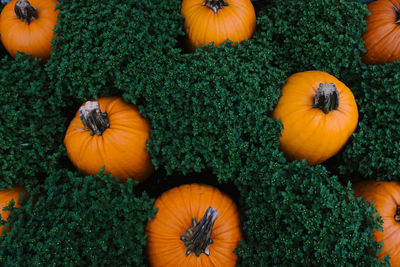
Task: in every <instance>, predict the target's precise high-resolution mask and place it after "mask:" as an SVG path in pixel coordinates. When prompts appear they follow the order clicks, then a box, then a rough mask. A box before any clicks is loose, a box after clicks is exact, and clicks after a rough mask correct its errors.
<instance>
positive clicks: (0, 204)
mask: <svg viewBox="0 0 400 267" xmlns="http://www.w3.org/2000/svg"><path fill="white" fill-rule="evenodd" d="M21 194H24V195H25V196H27V195H28V192H27V191H26V190H25V188H24V187H22V186H14V187H13V188H10V189H4V190H2V191H0V214H1V219H2V220H4V221H6V220H7V218H8V216H9V215H10V212H9V211H8V210H3V209H4V208H5V207H7V206H8V205H9V204H10V201H11V200H14V203H15V204H14V208H19V207H20V205H19V204H18V202H19V199H20V197H21ZM3 230H6V231H7V232H9V231H10V228H9V227H8V226H0V235H1V234H2V233H3Z"/></svg>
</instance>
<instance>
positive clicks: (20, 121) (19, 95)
mask: <svg viewBox="0 0 400 267" xmlns="http://www.w3.org/2000/svg"><path fill="white" fill-rule="evenodd" d="M0 95H1V97H0V113H1V127H0V154H1V157H0V166H1V167H0V176H1V177H2V179H1V180H0V187H1V188H4V187H9V186H10V185H11V184H13V183H17V184H25V185H34V184H36V183H37V182H38V181H39V180H40V179H41V176H42V175H43V173H46V172H50V171H53V170H55V169H57V164H58V163H59V159H60V157H61V155H62V151H63V150H62V140H63V131H64V127H65V119H63V117H62V115H61V114H62V110H61V109H60V107H59V103H60V101H59V100H58V99H56V98H55V97H53V94H52V91H51V89H50V88H49V81H48V79H47V76H46V73H45V72H44V71H43V68H42V66H41V65H40V64H39V62H38V61H32V59H31V57H28V56H17V59H16V60H15V61H14V60H12V61H7V57H5V58H3V60H1V62H0Z"/></svg>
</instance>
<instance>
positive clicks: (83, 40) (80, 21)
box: [46, 0, 183, 101]
mask: <svg viewBox="0 0 400 267" xmlns="http://www.w3.org/2000/svg"><path fill="white" fill-rule="evenodd" d="M59 7H60V14H59V17H58V25H57V26H56V29H55V30H56V32H57V34H58V35H59V36H60V38H59V39H58V40H53V42H54V45H55V46H56V47H57V49H55V51H54V52H53V53H52V56H51V59H50V61H49V62H48V64H47V66H46V69H47V71H48V73H49V77H50V79H51V87H52V88H53V89H54V90H55V91H56V92H57V93H59V94H61V95H63V96H68V97H73V98H75V99H78V100H80V101H84V100H87V99H88V98H92V97H94V98H96V97H98V96H102V95H103V96H104V95H111V94H120V92H121V90H122V89H123V87H124V86H125V84H121V83H119V80H120V79H122V80H123V79H124V77H123V76H124V75H125V74H130V73H131V72H135V71H136V69H135V68H133V69H130V68H129V67H128V64H129V63H131V62H134V63H135V65H140V64H141V62H142V61H145V60H146V55H147V54H148V53H149V52H150V53H151V51H152V50H153V51H157V53H158V54H161V53H163V52H164V51H168V50H170V49H172V48H173V47H174V45H175V44H176V42H177V41H176V39H175V37H176V36H177V35H178V34H181V35H182V34H183V33H182V29H181V28H180V23H181V22H182V19H181V17H180V15H179V10H180V9H179V2H178V1H151V0H145V1H125V2H121V1H117V0H111V1H96V0H89V1H64V2H62V4H60V5H59ZM154 59H155V58H154V56H153V60H154Z"/></svg>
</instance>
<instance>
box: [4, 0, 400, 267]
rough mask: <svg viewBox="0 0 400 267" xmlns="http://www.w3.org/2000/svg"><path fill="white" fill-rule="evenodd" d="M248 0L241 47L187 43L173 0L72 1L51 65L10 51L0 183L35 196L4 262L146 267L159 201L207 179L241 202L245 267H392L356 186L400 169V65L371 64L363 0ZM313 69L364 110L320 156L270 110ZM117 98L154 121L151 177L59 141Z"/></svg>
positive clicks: (10, 237)
mask: <svg viewBox="0 0 400 267" xmlns="http://www.w3.org/2000/svg"><path fill="white" fill-rule="evenodd" d="M128 2H129V3H128ZM253 3H254V6H255V7H256V13H257V27H256V31H255V34H254V36H253V37H252V38H251V39H250V40H247V41H244V42H243V43H241V44H238V45H237V46H235V47H233V46H232V44H231V42H230V41H228V42H227V43H226V44H224V45H221V46H220V47H218V48H214V47H213V46H212V45H208V46H205V47H203V48H200V49H198V50H196V52H195V53H188V52H187V50H186V49H185V47H184V45H185V36H184V31H183V18H182V16H181V15H180V2H179V1H175V0H155V1H146V0H145V1H138V0H132V1H126V3H125V2H121V1H116V0H109V1H107V2H104V1H94V0H88V1H73V0H69V1H67V0H65V1H62V2H61V4H59V5H58V8H59V9H60V13H59V19H58V25H57V26H56V28H55V33H56V34H57V36H58V38H54V40H53V44H54V50H53V51H52V55H51V59H50V60H49V61H48V62H46V63H40V62H38V61H36V60H33V59H32V57H31V56H29V55H18V57H17V59H15V60H14V59H12V58H11V57H9V56H8V55H7V53H6V51H5V50H4V48H3V47H2V46H0V53H1V57H2V58H3V59H2V61H1V64H0V94H1V97H0V110H1V114H2V115H1V119H0V122H1V124H0V154H1V157H0V165H1V167H0V170H1V173H0V176H1V179H0V187H2V188H5V187H10V186H11V185H12V184H21V185H25V186H27V188H28V191H29V193H30V198H29V199H28V200H26V201H25V202H24V203H22V207H21V208H20V209H13V208H12V207H11V206H12V205H11V206H10V207H9V209H11V210H12V212H11V215H10V220H9V222H8V224H9V225H10V226H11V232H9V233H7V234H4V235H2V236H1V237H0V239H1V240H0V241H1V242H0V262H2V263H4V264H5V265H7V266H42V265H46V266H59V265H62V266H65V265H67V266H70V265H71V266H97V265H107V266H110V265H115V266H146V265H147V261H146V253H145V248H146V247H145V245H146V235H145V225H146V223H147V221H148V220H150V219H151V218H152V217H153V216H154V215H155V213H156V211H155V210H153V209H152V205H153V203H154V199H155V198H156V197H157V196H159V195H160V194H161V193H162V192H164V191H166V190H168V189H169V188H171V187H172V186H176V185H180V184H184V183H192V182H202V183H208V184H212V185H214V186H217V187H220V188H222V189H223V190H224V191H225V192H226V193H228V194H230V195H231V196H232V197H233V198H234V201H235V202H236V203H237V204H238V206H239V210H240V216H241V221H242V226H243V236H244V239H243V241H242V242H241V244H240V247H239V248H238V249H237V250H236V251H235V253H237V254H238V255H239V258H240V262H239V263H238V264H239V265H240V266H282V265H285V266H287V265H299V266H314V265H316V266H343V265H351V266H353V265H354V266H380V265H382V263H381V262H380V261H379V260H377V259H376V258H375V257H374V255H375V254H376V252H377V251H378V250H379V247H380V246H381V244H378V243H377V242H375V241H374V240H372V239H371V238H370V233H371V231H372V230H373V229H375V230H378V229H382V226H381V224H382V221H381V219H380V217H379V216H378V217H375V216H374V213H375V211H376V210H375V208H374V206H369V205H367V203H365V202H360V201H356V200H355V199H354V198H353V197H352V191H351V188H350V185H351V182H354V181H359V180H368V179H383V180H397V179H398V177H399V169H400V165H399V164H400V163H399V162H400V161H399V157H400V152H399V151H400V143H399V139H398V138H397V137H398V136H399V135H400V126H399V125H400V121H399V120H400V119H399V116H398V110H399V109H398V106H399V104H400V88H398V87H399V84H400V83H399V81H400V77H399V74H398V73H399V71H398V70H399V64H398V63H393V64H388V65H384V66H366V65H365V64H363V63H362V62H361V59H360V53H361V52H362V51H363V49H364V48H363V47H364V46H363V41H362V39H361V34H362V31H363V30H364V29H365V20H364V16H365V15H366V14H367V9H366V6H365V5H364V4H361V3H360V1H359V0H351V1H350V0H346V1H328V0H320V1H299V0H286V1H278V0H269V1H267V0H257V1H254V2H253ZM306 70H321V71H326V72H328V73H330V74H332V75H334V76H336V77H337V78H338V79H339V80H341V81H342V82H344V83H345V84H346V85H347V86H348V87H349V88H350V89H351V90H352V91H353V93H354V95H355V97H356V101H357V105H358V108H359V116H360V119H359V125H358V127H357V129H356V131H355V133H354V134H353V136H352V137H351V138H350V139H349V142H348V143H347V144H346V146H345V147H344V148H343V149H342V150H341V151H340V152H339V153H338V155H336V156H334V157H333V158H332V159H330V160H328V161H326V162H324V163H322V164H320V165H317V166H313V167H310V166H308V165H307V164H306V163H305V162H288V161H287V160H286V159H285V158H284V157H283V155H282V153H281V152H280V151H279V134H280V131H281V129H282V124H281V123H280V122H279V120H276V121H274V120H273V119H271V117H270V114H271V112H272V111H273V109H274V107H275V105H276V104H277V102H278V99H279V97H280V94H281V92H280V88H281V86H282V85H283V84H284V82H285V79H286V78H287V77H289V76H290V75H291V74H293V73H296V72H301V71H306ZM112 95H121V96H123V98H124V99H125V100H126V101H128V102H132V103H135V104H137V105H138V107H139V110H140V112H141V114H142V115H143V116H144V117H146V118H148V119H149V121H150V122H151V126H152V127H151V138H150V140H148V151H149V153H150V155H151V157H152V160H153V164H154V166H155V173H154V174H153V175H152V176H151V177H150V178H149V179H148V180H146V181H145V182H144V183H142V184H136V183H134V182H132V181H129V182H128V183H127V184H119V183H118V182H117V181H116V180H115V179H113V178H112V177H111V176H106V175H102V174H99V175H96V176H94V177H86V176H84V175H82V174H80V173H79V172H78V171H77V170H75V168H74V167H73V166H72V164H71V163H70V161H69V159H68V157H67V154H66V151H65V148H64V146H63V138H64V134H65V131H66V129H67V127H68V123H69V121H70V120H71V119H72V117H73V116H74V115H75V113H76V111H77V109H78V107H79V106H80V105H81V104H82V102H83V101H85V100H88V99H91V98H98V97H103V96H112ZM99 171H100V170H99ZM4 223H6V222H4V221H3V224H4Z"/></svg>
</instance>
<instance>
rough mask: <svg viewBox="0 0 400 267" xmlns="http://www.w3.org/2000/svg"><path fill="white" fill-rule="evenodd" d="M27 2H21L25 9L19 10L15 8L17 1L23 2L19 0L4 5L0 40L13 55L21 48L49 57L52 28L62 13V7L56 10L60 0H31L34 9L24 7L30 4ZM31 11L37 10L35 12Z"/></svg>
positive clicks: (0, 18) (0, 21) (41, 56)
mask: <svg viewBox="0 0 400 267" xmlns="http://www.w3.org/2000/svg"><path fill="white" fill-rule="evenodd" d="M17 2H18V3H17ZM26 2H27V1H24V2H22V3H23V4H21V5H22V6H23V7H22V8H21V10H22V11H19V12H17V11H16V10H15V8H16V5H17V6H18V5H19V4H20V3H21V1H18V0H12V1H11V2H9V3H8V4H7V5H6V6H5V7H4V8H3V10H2V12H1V14H0V34H1V41H2V43H3V45H4V47H5V49H6V50H7V51H8V53H9V54H10V55H11V56H12V57H14V58H15V57H16V55H17V52H18V51H19V52H23V53H25V54H32V55H33V56H34V57H37V58H41V59H44V60H47V59H49V58H50V52H51V50H52V47H51V40H52V39H53V37H54V32H53V29H54V26H55V25H56V23H57V16H58V13H59V10H55V9H56V5H57V4H58V1H56V0H29V2H28V3H29V5H30V9H31V10H32V11H29V10H28V11H26V10H23V9H26V8H27V7H26V5H25V4H24V3H26ZM32 12H36V13H35V14H33V15H32ZM17 13H20V14H22V15H17ZM25 13H27V14H29V15H24V14H25Z"/></svg>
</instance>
